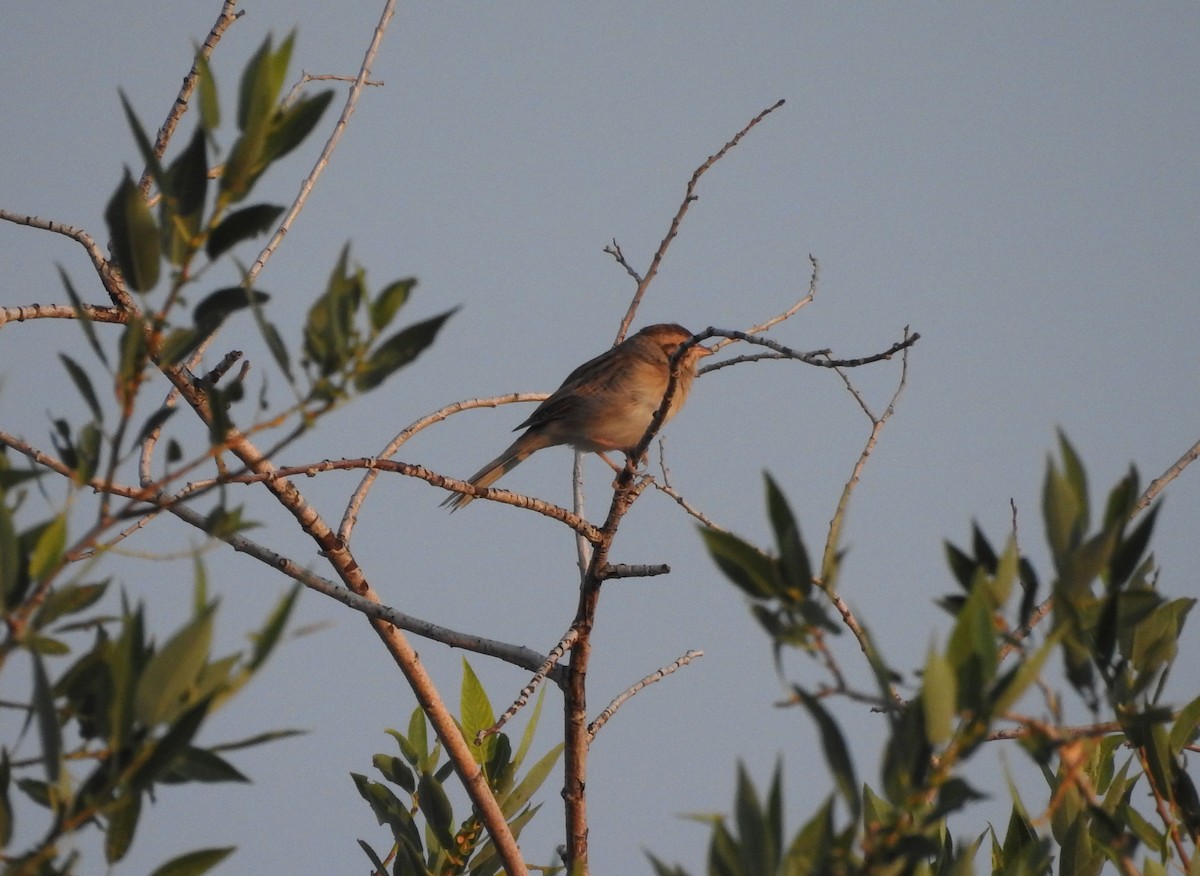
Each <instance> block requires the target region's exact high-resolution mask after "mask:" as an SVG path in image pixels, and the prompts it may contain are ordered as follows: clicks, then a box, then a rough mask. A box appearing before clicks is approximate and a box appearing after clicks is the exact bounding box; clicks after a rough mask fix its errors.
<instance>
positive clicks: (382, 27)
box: [242, 0, 396, 288]
mask: <svg viewBox="0 0 1200 876" xmlns="http://www.w3.org/2000/svg"><path fill="white" fill-rule="evenodd" d="M395 11H396V0H386V3H385V4H384V8H383V14H382V15H381V16H380V17H379V23H378V24H376V25H375V33H374V34H373V35H372V37H371V43H370V45H368V46H367V50H366V52H365V53H364V54H363V60H362V65H361V66H360V67H359V69H358V76H356V77H355V78H354V84H353V85H351V86H350V89H349V91H348V92H347V94H346V102H345V104H343V106H342V114H341V115H340V116H339V117H338V120H337V123H336V124H335V125H334V126H333V131H332V132H331V133H330V135H329V139H328V140H326V141H325V146H324V148H322V149H321V154H320V155H319V156H318V157H317V161H316V163H315V164H314V165H313V168H312V170H311V171H309V174H308V176H306V177H305V178H304V181H303V182H302V183H300V192H299V193H298V194H297V195H296V200H295V201H293V202H292V206H291V208H290V209H289V210H288V212H287V215H286V216H284V217H283V221H282V222H280V223H279V227H278V228H276V229H275V233H274V234H272V235H271V239H270V240H269V241H267V245H266V246H264V247H263V249H262V252H260V253H259V254H258V258H256V259H255V260H254V264H252V265H251V266H250V270H248V271H247V272H246V276H245V278H244V279H243V281H242V283H243V285H245V286H246V288H250V287H251V286H253V285H254V281H255V279H256V278H257V277H258V275H259V273H260V272H261V271H262V269H263V267H264V266H265V265H266V264H267V259H269V258H270V257H271V256H272V255H273V254H274V253H275V250H276V249H278V248H279V244H280V243H282V242H283V238H284V237H285V236H287V233H288V229H290V228H291V227H292V223H293V222H295V221H296V217H297V216H299V215H300V211H301V209H303V207H304V203H305V201H307V200H308V195H309V193H310V192H311V191H312V190H313V186H315V185H316V184H317V178H318V177H319V176H320V175H321V173H322V172H324V170H325V167H326V166H327V165H328V164H329V159H330V157H331V156H332V155H333V150H334V149H335V148H337V144H338V141H340V140H341V139H342V134H343V133H345V131H346V125H347V124H349V122H350V116H352V115H354V108H355V105H356V104H357V103H358V98H359V95H361V94H362V92H363V88H365V87H366V83H367V80H368V79H369V78H370V75H371V64H372V63H374V61H375V54H376V52H378V51H379V44H380V43H381V42H382V41H383V34H384V32H385V31H386V30H387V26H388V22H389V21H391V19H392V15H393V14H394V13H395Z"/></svg>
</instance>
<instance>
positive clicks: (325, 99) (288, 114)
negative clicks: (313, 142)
mask: <svg viewBox="0 0 1200 876" xmlns="http://www.w3.org/2000/svg"><path fill="white" fill-rule="evenodd" d="M332 99H333V92H332V91H322V92H321V93H320V94H315V95H313V96H312V97H302V98H300V100H298V101H296V102H295V103H294V104H292V105H291V106H289V107H287V108H286V109H281V110H280V111H279V112H278V114H277V115H276V116H275V118H274V119H273V120H272V123H271V128H270V131H269V133H268V134H267V143H266V148H265V149H264V153H265V160H266V161H268V162H271V161H275V160H276V159H279V158H282V157H283V156H285V155H287V154H288V153H289V152H291V151H292V150H293V149H295V148H296V147H297V146H299V145H300V144H301V143H302V142H304V139H305V138H306V137H307V136H308V135H309V134H311V133H312V130H313V128H315V127H316V126H317V123H318V122H320V121H321V116H322V115H324V113H325V110H326V109H327V108H328V107H329V101H330V100H332Z"/></svg>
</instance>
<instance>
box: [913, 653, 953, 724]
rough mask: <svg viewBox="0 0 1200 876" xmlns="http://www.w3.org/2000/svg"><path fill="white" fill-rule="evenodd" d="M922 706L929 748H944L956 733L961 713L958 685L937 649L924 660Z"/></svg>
mask: <svg viewBox="0 0 1200 876" xmlns="http://www.w3.org/2000/svg"><path fill="white" fill-rule="evenodd" d="M921 692H922V696H921V703H922V704H923V705H924V707H925V735H926V739H928V740H929V744H930V745H935V746H937V745H944V744H945V743H947V742H948V741H950V737H951V735H952V734H953V733H954V718H955V715H956V714H957V710H958V681H957V679H956V678H955V676H954V670H953V669H951V668H950V664H949V663H948V662H947V661H946V658H944V657H943V656H942V655H941V654H939V653H938V651H937V650H936V649H935V648H930V649H929V654H928V655H927V656H926V658H925V675H924V682H923V684H922V685H921Z"/></svg>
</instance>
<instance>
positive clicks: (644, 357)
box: [442, 323, 712, 511]
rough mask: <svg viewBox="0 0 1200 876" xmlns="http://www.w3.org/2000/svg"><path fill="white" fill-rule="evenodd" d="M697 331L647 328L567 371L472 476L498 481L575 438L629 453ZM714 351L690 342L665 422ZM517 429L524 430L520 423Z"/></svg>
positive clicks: (584, 444) (594, 447) (455, 501)
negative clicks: (675, 360) (675, 358)
mask: <svg viewBox="0 0 1200 876" xmlns="http://www.w3.org/2000/svg"><path fill="white" fill-rule="evenodd" d="M691 336H692V333H691V332H689V331H688V330H687V329H685V328H684V327H683V326H681V325H676V324H675V323H660V324H658V325H651V326H646V328H644V329H642V330H641V331H640V332H638V333H637V334H635V335H633V336H631V337H629V338H626V339H625V340H624V341H622V342H621V343H619V344H617V345H616V346H615V347H613V348H612V349H610V350H608V351H606V352H604V353H601V354H600V355H599V356H597V357H596V358H595V359H591V360H589V361H587V362H584V363H583V364H582V365H580V366H579V367H578V368H576V369H575V370H574V371H572V372H571V373H570V374H568V375H567V379H566V380H564V381H563V383H562V386H560V387H559V388H558V389H556V390H555V391H554V394H553V395H551V396H550V397H549V398H548V399H546V400H545V401H544V402H542V403H541V404H540V405H538V406H537V408H535V409H534V412H533V413H532V414H530V415H529V419H527V420H526V421H525V422H523V423H521V425H519V426H517V429H525V431H524V432H523V433H522V434H521V437H520V438H518V439H517V440H516V441H514V442H513V443H512V445H511V446H510V447H509V448H508V449H507V450H505V451H504V452H503V453H501V454H500V455H499V456H497V457H496V458H495V459H493V460H492V461H491V462H489V463H488V464H487V465H485V466H484V467H483V468H481V469H480V470H479V471H477V472H476V473H475V474H474V475H473V476H472V477H471V483H472V484H473V485H474V486H476V487H487V486H490V485H491V484H494V483H495V482H496V481H497V480H499V479H500V478H501V477H502V476H503V475H505V474H507V473H508V472H510V471H512V470H513V469H514V468H516V467H517V466H518V465H519V464H520V463H521V462H523V461H524V460H525V459H526V458H527V457H528V456H529V455H530V454H531V453H533V452H535V451H537V450H541V449H542V448H543V447H553V446H554V445H556V444H569V445H571V446H572V447H575V448H578V449H579V450H584V451H588V452H591V453H604V452H605V451H608V450H620V451H622V452H625V453H628V452H629V451H631V450H633V448H634V447H636V446H637V443H638V442H639V441H640V440H641V439H642V436H643V435H645V434H646V429H648V428H649V427H650V420H651V419H652V418H653V417H654V412H655V411H657V410H658V408H659V406H661V405H662V400H663V396H664V395H665V394H666V391H667V383H668V382H669V380H670V377H671V355H672V354H673V353H674V352H675V351H676V350H678V349H679V346H680V344H682V343H683V342H684V341H686V340H687V339H688V338H690V337H691ZM711 353H712V350H709V349H707V348H706V347H701V346H699V345H696V346H694V347H689V348H688V350H687V352H686V353H684V355H683V358H682V360H681V361H680V364H679V375H678V377H677V379H676V383H675V392H674V394H673V395H672V396H671V404H670V407H669V408H668V409H667V412H666V416H665V417H664V418H663V423H664V424H665V423H666V422H667V420H670V419H671V417H673V416H674V415H675V414H677V413H678V412H679V409H680V408H682V407H683V403H684V401H685V400H686V399H687V395H688V390H690V389H691V388H692V379H693V378H694V377H695V376H696V364H697V363H698V362H699V361H700V359H702V358H703V357H705V356H708V355H710V354H711ZM513 431H516V430H515V429H514V430H513ZM474 498H475V497H474V496H468V495H465V494H463V493H455V494H454V495H453V496H450V497H449V498H448V499H446V501H444V502H443V503H442V505H443V507H444V506H446V505H449V506H450V510H451V511H456V510H458V509H459V508H462V507H463V506H464V505H467V504H469V503H470V502H471V501H472V500H473V499H474Z"/></svg>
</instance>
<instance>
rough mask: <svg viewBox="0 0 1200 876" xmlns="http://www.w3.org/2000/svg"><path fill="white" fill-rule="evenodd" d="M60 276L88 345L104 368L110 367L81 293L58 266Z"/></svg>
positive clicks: (61, 267)
mask: <svg viewBox="0 0 1200 876" xmlns="http://www.w3.org/2000/svg"><path fill="white" fill-rule="evenodd" d="M57 267H58V275H59V277H61V278H62V283H63V287H64V288H65V289H66V290H67V297H68V298H70V299H71V306H72V307H73V308H75V316H76V317H77V318H78V322H79V327H80V328H82V329H83V335H84V337H85V338H87V342H88V345H89V346H90V347H91V348H92V352H94V353H95V354H96V358H98V359H99V360H100V361H101V362H103V363H104V367H105V368H107V367H108V357H107V356H106V355H105V354H104V348H103V347H101V346H100V339H99V337H97V335H96V326H95V325H94V324H93V323H92V318H91V316H90V315H89V314H88V312H87V310H86V309H85V308H84V306H83V300H82V299H81V298H80V297H79V293H78V292H77V291H76V290H75V285H74V284H73V283H72V282H71V278H70V277H69V276H67V272H66V269H65V268H63V266H62V265H58V266H57Z"/></svg>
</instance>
